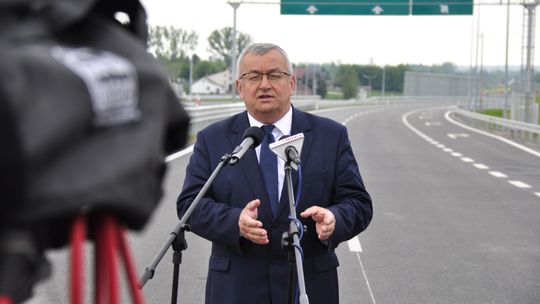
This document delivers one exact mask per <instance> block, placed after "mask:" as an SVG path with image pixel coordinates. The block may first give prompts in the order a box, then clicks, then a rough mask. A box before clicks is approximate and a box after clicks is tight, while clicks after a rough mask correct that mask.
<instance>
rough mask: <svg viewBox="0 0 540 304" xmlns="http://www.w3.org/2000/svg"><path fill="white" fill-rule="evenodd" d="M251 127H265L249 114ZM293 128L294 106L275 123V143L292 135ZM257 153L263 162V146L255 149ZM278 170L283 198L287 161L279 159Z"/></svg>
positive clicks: (273, 133)
mask: <svg viewBox="0 0 540 304" xmlns="http://www.w3.org/2000/svg"><path fill="white" fill-rule="evenodd" d="M248 119H249V125H250V126H252V127H259V128H260V127H261V126H262V125H264V124H263V123H262V122H260V121H258V120H257V119H255V118H254V117H253V116H251V114H249V112H248ZM291 126H292V106H291V107H290V108H289V111H287V113H285V115H283V117H282V118H281V119H280V120H278V121H277V122H275V123H274V129H273V130H272V135H273V136H274V139H275V141H278V140H279V139H280V138H281V137H283V136H285V135H291ZM255 152H256V153H257V159H258V160H259V162H260V161H261V146H260V145H259V146H258V147H257V148H255ZM277 162H278V165H277V168H278V191H279V192H278V193H279V197H280V198H281V191H282V190H283V181H284V180H285V161H284V160H283V159H281V158H280V157H278V158H277Z"/></svg>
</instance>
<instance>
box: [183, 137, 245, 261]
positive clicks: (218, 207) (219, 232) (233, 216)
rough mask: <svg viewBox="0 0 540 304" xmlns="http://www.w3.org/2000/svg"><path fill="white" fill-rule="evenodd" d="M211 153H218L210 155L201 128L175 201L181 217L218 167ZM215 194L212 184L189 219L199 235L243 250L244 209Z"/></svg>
mask: <svg viewBox="0 0 540 304" xmlns="http://www.w3.org/2000/svg"><path fill="white" fill-rule="evenodd" d="M212 157H215V156H211V155H209V151H208V146H207V141H206V138H205V137H204V135H203V133H202V132H199V134H198V135H197V141H196V143H195V146H194V149H193V154H192V156H191V158H190V161H189V164H188V166H187V169H186V177H185V180H184V186H183V189H182V192H181V193H180V195H179V197H178V199H177V201H176V206H177V212H178V217H179V218H182V216H183V215H184V214H185V213H186V211H187V210H188V208H189V207H190V205H191V204H192V202H193V201H194V199H195V198H196V196H197V195H198V193H199V192H200V191H201V189H202V188H203V186H204V184H205V183H206V181H207V180H208V179H209V178H210V176H211V174H212V172H213V171H214V170H215V167H217V163H216V165H215V166H214V167H212V166H213V164H212V163H213V161H214V163H215V161H216V160H213V159H211V158H212ZM218 158H219V156H218ZM217 161H219V159H217ZM213 197H214V196H213V193H212V187H209V188H208V191H207V193H206V194H205V195H204V196H203V198H202V199H201V200H200V202H199V203H198V205H197V206H196V207H195V209H194V210H193V213H192V214H191V216H190V218H189V219H188V221H187V223H189V225H190V228H191V230H192V231H193V232H194V233H196V234H197V235H199V236H201V237H203V238H205V239H207V240H209V241H211V242H214V243H217V244H220V245H222V246H225V247H228V248H230V249H233V250H234V251H238V250H240V247H239V240H240V231H239V228H238V218H239V217H240V213H241V211H242V209H240V208H236V207H231V206H229V205H228V204H225V203H222V202H217V201H215V200H214V199H213Z"/></svg>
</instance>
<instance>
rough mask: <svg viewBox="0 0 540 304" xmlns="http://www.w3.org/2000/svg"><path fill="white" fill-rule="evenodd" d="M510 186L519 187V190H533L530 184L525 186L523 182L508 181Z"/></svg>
mask: <svg viewBox="0 0 540 304" xmlns="http://www.w3.org/2000/svg"><path fill="white" fill-rule="evenodd" d="M508 182H509V183H510V184H512V185H514V186H516V187H518V188H521V189H530V188H532V187H531V185H529V184H525V183H524V182H522V181H517V180H509V181H508Z"/></svg>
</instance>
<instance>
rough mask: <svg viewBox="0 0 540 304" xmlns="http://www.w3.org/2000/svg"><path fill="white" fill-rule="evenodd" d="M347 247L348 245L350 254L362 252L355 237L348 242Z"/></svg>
mask: <svg viewBox="0 0 540 304" xmlns="http://www.w3.org/2000/svg"><path fill="white" fill-rule="evenodd" d="M347 245H349V251H351V252H362V245H360V241H359V240H358V237H356V236H355V237H353V238H352V239H350V240H348V241H347Z"/></svg>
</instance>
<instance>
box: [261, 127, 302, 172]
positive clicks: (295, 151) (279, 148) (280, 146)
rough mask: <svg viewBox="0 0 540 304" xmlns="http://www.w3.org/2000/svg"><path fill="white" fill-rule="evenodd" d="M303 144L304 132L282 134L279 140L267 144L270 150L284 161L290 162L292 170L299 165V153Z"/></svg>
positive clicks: (296, 168)
mask: <svg viewBox="0 0 540 304" xmlns="http://www.w3.org/2000/svg"><path fill="white" fill-rule="evenodd" d="M303 144H304V133H298V134H295V135H292V136H283V137H281V139H280V140H278V141H276V142H274V143H271V144H270V145H269V147H270V150H272V152H274V153H275V154H276V155H277V156H279V158H281V159H283V160H284V161H286V162H291V166H292V167H293V169H294V170H298V165H300V153H301V152H302V145H303Z"/></svg>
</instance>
